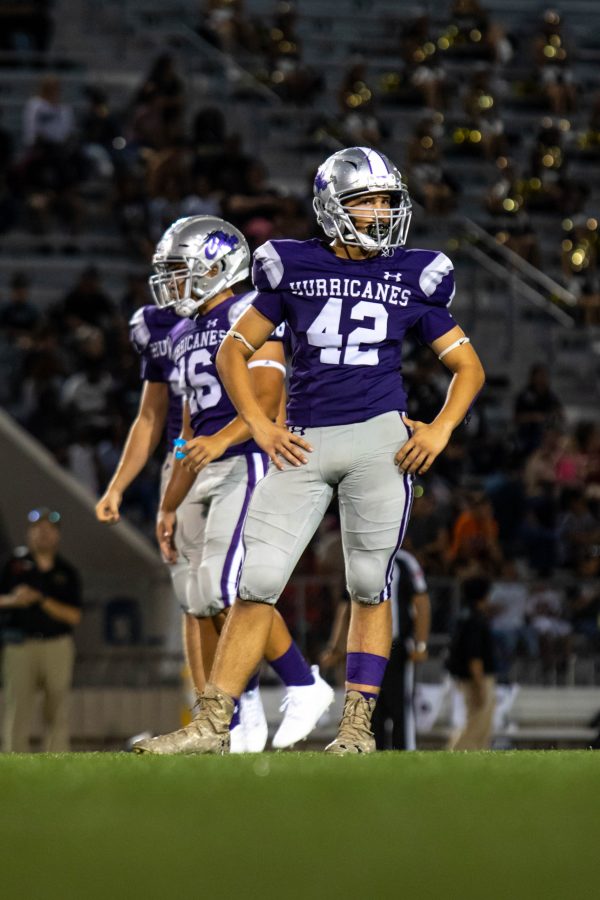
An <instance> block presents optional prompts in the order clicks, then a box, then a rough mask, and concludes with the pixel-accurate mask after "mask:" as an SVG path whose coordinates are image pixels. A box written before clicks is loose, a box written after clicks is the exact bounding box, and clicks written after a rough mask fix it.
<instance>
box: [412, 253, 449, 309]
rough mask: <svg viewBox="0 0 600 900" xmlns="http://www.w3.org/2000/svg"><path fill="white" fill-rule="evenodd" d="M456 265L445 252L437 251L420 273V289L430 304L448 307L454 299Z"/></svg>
mask: <svg viewBox="0 0 600 900" xmlns="http://www.w3.org/2000/svg"><path fill="white" fill-rule="evenodd" d="M455 290H456V287H455V284H454V266H453V265H452V260H450V259H449V258H448V257H447V256H446V254H445V253H436V254H435V256H434V257H433V259H431V260H430V261H429V262H428V263H427V265H426V266H425V267H424V268H423V269H422V270H421V274H420V275H419V291H420V293H421V296H422V298H423V300H424V301H425V302H426V303H428V304H429V305H430V306H438V307H442V308H444V307H445V308H447V307H449V306H450V304H451V303H452V301H453V300H454V293H455Z"/></svg>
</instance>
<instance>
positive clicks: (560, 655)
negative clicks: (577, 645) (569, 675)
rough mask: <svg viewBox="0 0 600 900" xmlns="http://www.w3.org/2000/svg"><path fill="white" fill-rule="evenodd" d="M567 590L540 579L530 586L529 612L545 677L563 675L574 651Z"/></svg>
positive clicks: (552, 678) (554, 677) (553, 678)
mask: <svg viewBox="0 0 600 900" xmlns="http://www.w3.org/2000/svg"><path fill="white" fill-rule="evenodd" d="M565 613H566V609H565V596H564V592H563V591H562V590H561V589H559V588H557V587H554V586H553V585H551V584H550V583H549V582H546V581H541V582H538V583H537V584H535V585H534V586H533V587H532V590H531V596H530V600H529V615H530V618H531V625H532V628H533V629H534V630H535V632H536V633H537V636H538V640H539V647H540V656H541V660H542V677H543V678H544V681H547V682H556V681H558V680H559V679H561V678H564V676H565V672H566V667H567V663H568V660H569V656H570V653H571V632H572V630H573V629H572V626H571V623H570V622H569V621H568V620H567V618H566V615H565Z"/></svg>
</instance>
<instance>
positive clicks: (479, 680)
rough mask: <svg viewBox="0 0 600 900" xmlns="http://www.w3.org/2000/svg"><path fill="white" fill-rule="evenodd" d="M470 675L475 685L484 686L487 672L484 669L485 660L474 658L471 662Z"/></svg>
mask: <svg viewBox="0 0 600 900" xmlns="http://www.w3.org/2000/svg"><path fill="white" fill-rule="evenodd" d="M469 673H470V675H471V678H472V679H473V681H474V682H475V684H478V685H479V684H483V680H484V678H485V671H484V668H483V660H482V659H478V658H473V659H470V660H469Z"/></svg>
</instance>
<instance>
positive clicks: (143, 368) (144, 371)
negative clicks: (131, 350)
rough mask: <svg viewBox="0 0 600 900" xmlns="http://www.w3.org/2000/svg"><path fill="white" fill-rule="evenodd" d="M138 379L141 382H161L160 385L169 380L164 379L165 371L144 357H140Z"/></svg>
mask: <svg viewBox="0 0 600 900" xmlns="http://www.w3.org/2000/svg"><path fill="white" fill-rule="evenodd" d="M140 378H141V379H142V380H143V381H158V382H161V384H164V383H166V382H167V381H168V380H169V379H168V378H167V377H166V374H165V370H164V369H163V368H162V367H161V366H159V365H157V364H156V363H155V362H153V361H152V360H151V359H148V358H147V357H146V356H142V359H141V363H140Z"/></svg>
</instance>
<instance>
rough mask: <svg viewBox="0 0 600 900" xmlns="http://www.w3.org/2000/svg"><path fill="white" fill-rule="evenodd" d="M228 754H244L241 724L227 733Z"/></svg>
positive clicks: (243, 735) (244, 737)
mask: <svg viewBox="0 0 600 900" xmlns="http://www.w3.org/2000/svg"><path fill="white" fill-rule="evenodd" d="M229 752H230V753H246V735H245V734H244V729H243V727H242V723H241V722H238V724H237V725H236V726H235V727H234V728H232V729H231V731H230V732H229Z"/></svg>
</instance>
